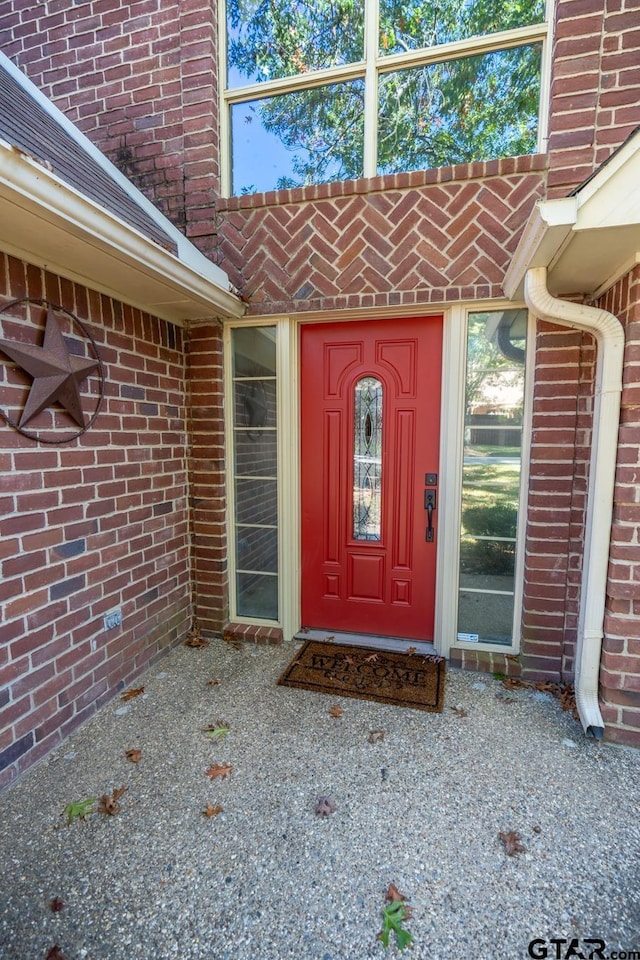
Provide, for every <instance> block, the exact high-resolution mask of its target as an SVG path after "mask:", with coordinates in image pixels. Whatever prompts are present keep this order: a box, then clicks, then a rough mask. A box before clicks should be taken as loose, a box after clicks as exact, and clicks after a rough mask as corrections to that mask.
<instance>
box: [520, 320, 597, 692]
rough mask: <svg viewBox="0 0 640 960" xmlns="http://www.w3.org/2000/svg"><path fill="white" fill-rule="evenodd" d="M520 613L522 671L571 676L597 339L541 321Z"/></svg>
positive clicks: (557, 677) (533, 674)
mask: <svg viewBox="0 0 640 960" xmlns="http://www.w3.org/2000/svg"><path fill="white" fill-rule="evenodd" d="M536 341H537V342H536V371H535V386H534V399H533V413H532V442H531V455H530V456H531V460H530V472H529V491H528V506H527V528H526V545H525V568H524V592H523V614H522V646H521V650H522V656H521V662H522V676H523V677H524V678H525V679H535V678H539V677H552V678H553V679H554V680H565V681H572V680H573V672H574V655H575V642H576V630H577V617H578V602H579V590H580V582H581V572H582V549H583V534H584V511H585V506H586V492H587V483H588V475H589V441H590V437H591V410H592V392H593V373H594V366H593V364H594V358H595V354H594V343H593V339H592V338H591V337H589V336H588V335H587V334H581V333H578V332H575V331H572V330H569V329H567V328H566V327H557V326H554V325H552V324H549V323H540V324H539V325H538V331H537V337H536Z"/></svg>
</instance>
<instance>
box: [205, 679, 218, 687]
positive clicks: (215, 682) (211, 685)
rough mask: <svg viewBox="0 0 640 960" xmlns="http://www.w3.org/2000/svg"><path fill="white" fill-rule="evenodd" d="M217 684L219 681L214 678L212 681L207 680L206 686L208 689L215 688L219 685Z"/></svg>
mask: <svg viewBox="0 0 640 960" xmlns="http://www.w3.org/2000/svg"><path fill="white" fill-rule="evenodd" d="M219 683H220V681H219V680H218V678H217V677H214V678H213V680H207V686H208V687H217V686H218V685H219Z"/></svg>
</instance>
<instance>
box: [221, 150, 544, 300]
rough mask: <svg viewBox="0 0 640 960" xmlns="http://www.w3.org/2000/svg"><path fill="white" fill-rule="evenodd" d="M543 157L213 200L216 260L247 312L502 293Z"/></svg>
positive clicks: (539, 182) (537, 190)
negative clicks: (217, 221)
mask: <svg viewBox="0 0 640 960" xmlns="http://www.w3.org/2000/svg"><path fill="white" fill-rule="evenodd" d="M544 170H545V158H544V157H542V156H533V157H518V158H516V159H513V158H512V159H507V160H495V161H491V162H488V163H473V164H462V165H460V166H456V167H444V168H442V169H440V170H430V171H426V172H424V171H423V172H416V173H402V174H395V175H392V176H387V177H376V178H374V179H372V180H357V181H346V182H344V183H332V184H323V185H321V186H317V187H306V188H299V189H296V190H282V191H279V192H278V193H266V194H264V193H260V194H253V195H251V196H243V197H236V198H232V199H230V200H220V201H219V202H218V213H219V216H220V237H221V243H220V251H221V254H222V258H221V262H222V265H223V266H224V268H225V269H226V270H227V271H228V273H229V276H230V278H231V282H232V283H233V284H234V285H236V286H237V287H238V289H240V290H241V291H242V292H243V293H244V295H245V297H246V298H248V299H249V301H250V311H251V312H253V313H262V314H264V313H280V312H287V311H289V310H304V311H307V310H320V309H323V310H327V309H329V310H331V309H354V308H360V307H365V308H366V307H387V306H389V307H395V306H413V305H414V304H420V303H442V302H443V301H455V300H460V299H474V298H487V297H502V296H503V293H502V286H501V284H502V280H503V278H504V273H505V270H506V268H507V266H508V264H509V260H510V256H511V254H512V253H513V251H514V249H515V246H516V241H517V237H518V236H519V233H520V230H521V228H522V226H523V224H524V222H525V220H526V219H527V217H528V215H529V213H530V211H531V208H532V207H533V204H534V203H535V201H536V200H537V199H539V198H540V196H541V195H542V192H543V190H544Z"/></svg>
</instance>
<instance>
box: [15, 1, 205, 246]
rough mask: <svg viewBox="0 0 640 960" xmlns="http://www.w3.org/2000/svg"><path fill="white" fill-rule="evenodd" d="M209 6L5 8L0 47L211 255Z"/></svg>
mask: <svg viewBox="0 0 640 960" xmlns="http://www.w3.org/2000/svg"><path fill="white" fill-rule="evenodd" d="M216 10H217V5H216V4H215V3H214V2H211V0H180V2H178V0H129V2H120V3H115V4H114V3H104V2H103V0H76V2H74V3H70V2H65V0H53V2H50V3H46V4H45V3H41V2H35V0H14V2H12V3H10V4H3V5H2V7H1V8H0V49H1V50H2V52H3V53H5V54H6V55H7V56H8V57H10V58H11V59H12V60H13V62H14V63H15V64H16V65H17V66H18V67H20V69H21V70H23V71H24V72H25V73H26V74H27V76H28V77H29V78H30V79H31V80H32V81H33V82H34V83H35V84H36V85H37V86H38V87H39V88H40V89H41V90H42V91H43V92H44V93H45V94H46V95H47V96H48V97H49V98H50V99H51V100H53V102H54V103H55V104H56V105H57V106H58V107H59V108H60V109H61V110H62V111H63V112H64V113H66V115H67V116H68V117H69V118H70V119H71V120H73V122H74V123H76V124H77V125H78V127H79V128H80V129H81V130H82V132H83V133H85V134H87V135H88V136H89V137H90V138H91V139H92V140H93V141H94V143H96V144H97V146H98V147H100V149H101V150H103V151H104V153H106V154H107V156H108V157H109V158H110V159H111V160H112V161H113V162H114V163H115V164H116V165H117V166H118V167H119V168H120V169H121V170H122V171H123V172H124V173H125V174H126V175H127V176H128V177H129V178H130V179H131V180H132V181H133V182H134V183H135V184H136V186H138V187H139V188H140V189H141V190H142V191H143V192H144V193H146V194H147V195H148V196H149V197H150V198H151V199H152V200H154V201H155V202H156V203H157V205H158V206H159V207H160V208H161V210H162V211H163V213H165V214H166V215H167V216H168V217H169V218H170V219H171V220H173V221H174V223H176V224H177V225H178V226H179V227H180V228H182V229H183V230H185V231H186V233H187V235H188V236H190V237H191V238H192V239H193V241H194V242H195V243H196V244H198V245H199V246H201V247H202V249H203V250H204V252H205V253H206V252H209V253H211V252H212V250H213V245H214V240H213V237H212V234H213V232H214V225H213V219H212V216H211V211H212V197H213V195H215V194H216V193H217V192H218V190H219V176H218V173H219V171H218V151H217V127H218V107H217V104H218V94H217V86H216V83H217V80H216V73H215V70H214V60H215V51H216V32H217V27H216Z"/></svg>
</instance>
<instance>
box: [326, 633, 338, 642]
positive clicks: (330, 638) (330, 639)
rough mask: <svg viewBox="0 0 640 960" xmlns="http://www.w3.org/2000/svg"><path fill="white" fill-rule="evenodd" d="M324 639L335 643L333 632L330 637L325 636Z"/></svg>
mask: <svg viewBox="0 0 640 960" xmlns="http://www.w3.org/2000/svg"><path fill="white" fill-rule="evenodd" d="M324 639H325V640H326V641H327V643H333V641H334V640H335V637H334V636H333V634H331V636H330V637H325V638H324Z"/></svg>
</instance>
